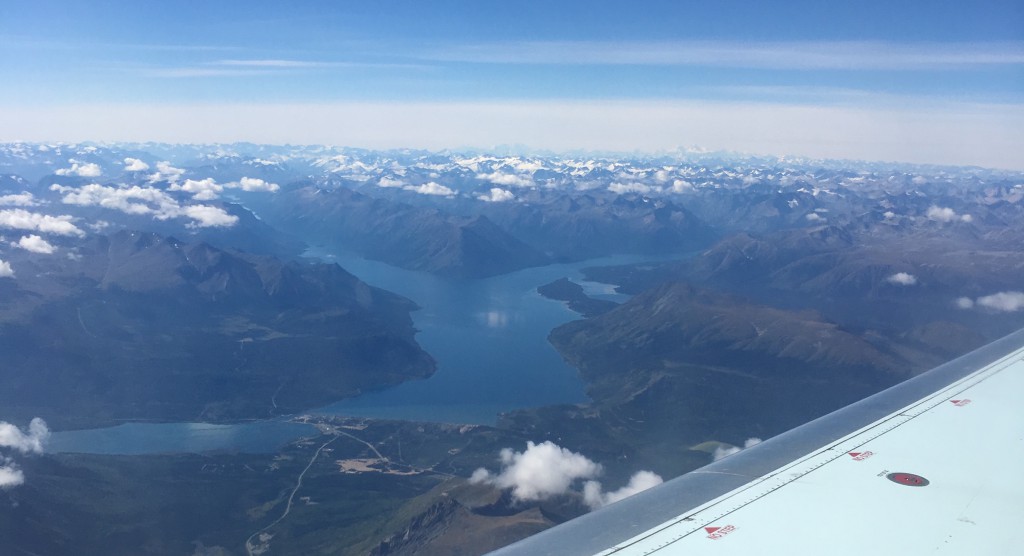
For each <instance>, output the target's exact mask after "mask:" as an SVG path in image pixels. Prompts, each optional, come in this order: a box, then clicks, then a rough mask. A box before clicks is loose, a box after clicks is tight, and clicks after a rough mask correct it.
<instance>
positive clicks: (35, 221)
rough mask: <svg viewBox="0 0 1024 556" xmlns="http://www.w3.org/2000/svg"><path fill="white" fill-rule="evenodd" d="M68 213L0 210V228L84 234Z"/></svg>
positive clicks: (60, 233) (61, 233) (59, 233)
mask: <svg viewBox="0 0 1024 556" xmlns="http://www.w3.org/2000/svg"><path fill="white" fill-rule="evenodd" d="M72 220H73V218H72V217H71V216H69V215H61V216H50V215H48V214H39V213H35V212H29V211H27V210H25V209H9V210H0V228H12V229H15V230H27V231H33V232H44V233H51V234H57V235H62V236H71V235H74V236H84V235H85V232H83V231H82V230H80V229H78V226H75V225H74V224H72V223H71V221H72Z"/></svg>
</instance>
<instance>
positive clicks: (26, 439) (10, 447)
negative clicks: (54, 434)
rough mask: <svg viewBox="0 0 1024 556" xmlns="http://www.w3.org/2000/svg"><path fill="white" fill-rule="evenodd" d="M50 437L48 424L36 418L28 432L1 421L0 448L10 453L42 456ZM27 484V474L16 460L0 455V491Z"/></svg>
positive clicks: (29, 426)
mask: <svg viewBox="0 0 1024 556" xmlns="http://www.w3.org/2000/svg"><path fill="white" fill-rule="evenodd" d="M49 437H50V429H49V428H48V427H47V426H46V422H45V421H43V420H42V419H40V418H39V417H36V418H34V419H32V421H31V422H30V423H29V425H28V431H27V432H22V431H21V429H19V428H18V427H16V426H14V425H12V424H11V423H8V422H6V421H0V448H2V449H5V450H7V451H8V452H10V451H14V452H19V453H22V454H41V453H43V447H44V444H45V443H46V440H47V439H48V438H49ZM24 482H25V474H24V472H22V470H21V468H20V467H19V466H18V464H17V462H16V461H14V458H12V457H10V456H8V455H3V454H0V489H9V488H14V487H16V486H19V485H21V484H23V483H24Z"/></svg>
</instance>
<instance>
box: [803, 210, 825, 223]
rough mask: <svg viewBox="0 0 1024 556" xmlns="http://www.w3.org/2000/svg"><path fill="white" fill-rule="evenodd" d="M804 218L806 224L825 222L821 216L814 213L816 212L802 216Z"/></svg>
mask: <svg viewBox="0 0 1024 556" xmlns="http://www.w3.org/2000/svg"><path fill="white" fill-rule="evenodd" d="M804 218H806V219H807V221H808V222H825V221H826V219H825V218H822V217H821V215H820V214H818V213H816V212H811V213H808V214H806V215H805V216H804Z"/></svg>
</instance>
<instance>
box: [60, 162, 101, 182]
mask: <svg viewBox="0 0 1024 556" xmlns="http://www.w3.org/2000/svg"><path fill="white" fill-rule="evenodd" d="M68 162H70V163H71V167H70V168H61V169H60V170H57V171H56V172H54V173H55V174H57V175H58V176H78V177H82V178H96V177H99V176H100V175H101V174H103V170H101V169H100V166H99V164H96V163H94V162H85V163H80V162H78V161H77V160H74V159H72V160H69V161H68Z"/></svg>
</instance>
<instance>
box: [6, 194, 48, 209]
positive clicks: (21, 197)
mask: <svg viewBox="0 0 1024 556" xmlns="http://www.w3.org/2000/svg"><path fill="white" fill-rule="evenodd" d="M38 204H39V201H37V200H36V198H35V196H34V195H32V194H31V193H29V192H28V191H22V192H21V193H12V194H10V195H0V206H8V207H32V206H35V205H38Z"/></svg>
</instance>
